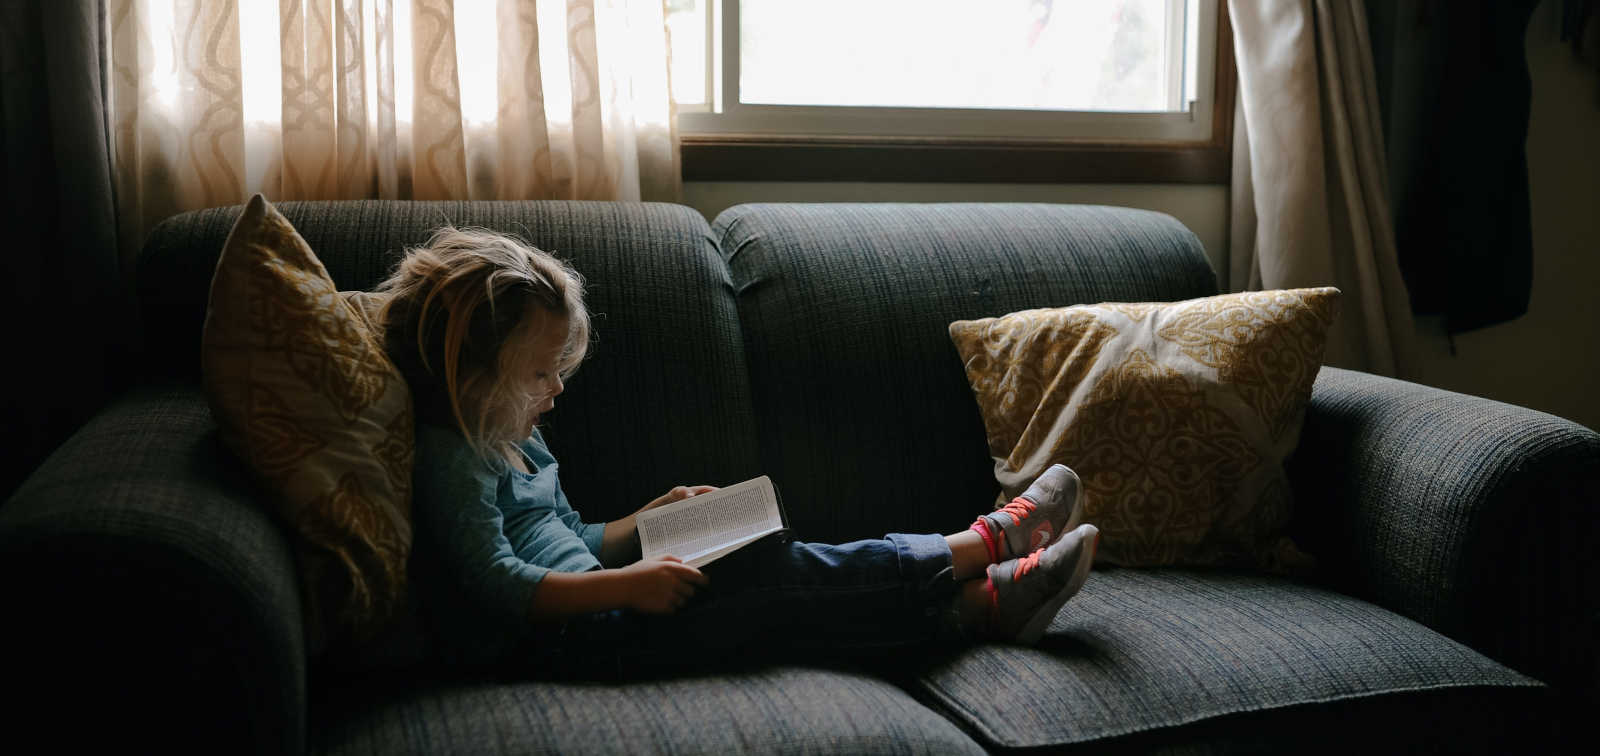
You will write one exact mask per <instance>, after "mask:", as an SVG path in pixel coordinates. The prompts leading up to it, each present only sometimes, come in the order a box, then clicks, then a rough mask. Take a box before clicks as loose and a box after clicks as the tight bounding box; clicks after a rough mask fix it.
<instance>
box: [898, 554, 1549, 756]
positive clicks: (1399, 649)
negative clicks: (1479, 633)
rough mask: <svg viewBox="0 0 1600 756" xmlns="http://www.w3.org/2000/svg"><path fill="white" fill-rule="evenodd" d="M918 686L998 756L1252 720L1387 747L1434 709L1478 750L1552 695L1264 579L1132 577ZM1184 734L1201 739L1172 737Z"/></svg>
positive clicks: (1342, 601)
mask: <svg viewBox="0 0 1600 756" xmlns="http://www.w3.org/2000/svg"><path fill="white" fill-rule="evenodd" d="M997 680H1004V681H1008V684H1006V685H1003V686H997V685H996V684H995V681H997ZM919 684H920V685H921V686H922V688H923V689H924V690H925V691H926V692H927V693H928V695H930V696H931V697H932V698H933V699H934V700H936V701H937V702H939V703H940V704H941V705H943V706H945V707H947V709H948V711H949V712H950V713H951V715H952V716H954V717H955V718H956V719H957V720H958V721H960V722H961V723H962V724H963V725H964V727H966V728H967V729H968V730H969V731H971V732H974V733H976V734H977V735H979V736H981V739H982V740H983V741H984V742H985V744H986V745H990V746H1004V747H1029V746H1047V745H1064V744H1073V743H1084V742H1090V741H1100V740H1106V739H1111V738H1118V737H1123V736H1133V735H1135V734H1137V733H1150V732H1153V731H1158V730H1167V732H1165V733H1163V734H1162V738H1164V739H1166V740H1169V741H1170V740H1181V739H1184V738H1187V737H1190V736H1191V735H1194V736H1197V737H1200V738H1202V739H1203V738H1205V737H1209V736H1212V735H1214V734H1215V733H1214V732H1213V731H1211V730H1210V729H1209V728H1208V727H1207V723H1208V722H1213V721H1224V720H1223V718H1229V717H1241V716H1246V717H1247V718H1248V720H1249V722H1250V725H1249V726H1248V727H1247V728H1245V730H1244V731H1245V732H1246V733H1247V734H1249V735H1250V736H1252V737H1260V738H1264V739H1268V740H1270V739H1271V736H1272V734H1273V733H1281V734H1282V735H1283V736H1284V737H1286V738H1290V739H1291V740H1298V742H1303V743H1317V742H1329V741H1327V740H1319V738H1321V737H1336V736H1340V735H1341V732H1340V731H1327V732H1319V731H1318V728H1323V727H1336V726H1339V727H1348V728H1349V730H1350V733H1351V734H1361V735H1363V736H1367V735H1371V734H1372V733H1373V732H1379V733H1384V731H1383V730H1382V729H1381V728H1379V729H1377V730H1374V729H1373V728H1374V727H1375V726H1376V723H1378V722H1379V721H1387V720H1386V719H1385V718H1386V717H1393V716H1395V715H1396V714H1397V713H1399V714H1400V715H1402V717H1409V718H1411V719H1402V721H1401V722H1400V723H1399V724H1400V725H1402V728H1401V729H1400V730H1396V731H1394V732H1389V733H1386V734H1387V735H1390V736H1395V737H1398V736H1400V735H1401V734H1405V735H1406V736H1408V737H1409V736H1416V735H1418V734H1419V732H1420V730H1419V729H1418V728H1422V727H1428V728H1430V731H1431V728H1432V726H1433V725H1437V724H1438V723H1437V722H1432V723H1430V722H1428V721H1425V720H1422V719H1419V718H1416V716H1417V713H1418V712H1419V711H1421V710H1428V711H1436V713H1437V714H1438V715H1439V716H1442V717H1444V718H1445V720H1446V721H1447V722H1448V726H1447V727H1445V728H1444V729H1445V730H1447V731H1448V732H1446V733H1444V734H1447V735H1448V734H1451V733H1454V734H1455V735H1460V736H1463V737H1473V738H1478V737H1485V736H1495V735H1503V734H1505V732H1504V730H1505V729H1506V722H1505V718H1506V717H1509V716H1512V715H1513V714H1514V713H1516V712H1526V711H1527V710H1528V709H1529V708H1531V706H1532V705H1534V704H1536V703H1537V702H1538V701H1539V700H1542V697H1543V696H1544V695H1545V694H1546V693H1547V692H1548V689H1547V688H1545V687H1544V686H1543V684H1541V683H1539V682H1538V681H1536V680H1533V679H1531V678H1528V677H1525V676H1523V675H1521V674H1518V673H1517V672H1514V671H1512V670H1510V669H1507V668H1506V667H1504V666H1502V665H1500V664H1498V663H1496V662H1494V661H1492V660H1490V659H1488V658H1487V657H1484V656H1483V655H1481V654H1479V653H1477V652H1476V651H1473V650H1471V649H1469V648H1467V647H1465V646H1463V645H1461V644H1459V643H1456V642H1455V641H1452V640H1450V639H1448V638H1445V637H1444V636H1441V635H1439V634H1437V633H1435V632H1433V631H1432V630H1429V629H1427V628H1426V627H1423V626H1422V625H1420V624H1417V623H1416V622H1413V621H1411V620H1408V619H1405V618H1403V617H1400V616H1399V615H1396V614H1393V613H1391V612H1388V611H1386V610H1384V609H1381V608H1379V607H1377V606H1374V605H1372V604H1368V603H1365V602H1362V601H1360V600H1357V599H1353V598H1350V597H1348V596H1344V595H1341V594H1337V593H1333V592H1330V591H1327V590H1323V589H1320V588H1315V587H1312V586H1309V585H1304V584H1300V583H1295V582H1291V581H1289V580H1287V579H1284V578H1278V577H1272V576H1266V575H1262V574H1259V573H1245V572H1233V571H1202V570H1185V569H1154V570H1138V569H1129V568H1109V569H1104V570H1096V571H1095V572H1094V573H1093V574H1092V576H1091V577H1090V578H1089V582H1088V583H1087V584H1086V585H1085V586H1084V588H1083V590H1082V592H1080V593H1079V594H1078V595H1077V596H1076V597H1074V598H1073V599H1072V601H1070V602H1069V603H1068V604H1067V605H1066V606H1065V607H1064V608H1063V609H1062V611H1061V613H1060V614H1059V615H1057V617H1056V618H1055V620H1054V621H1053V622H1052V623H1051V626H1050V629H1049V630H1048V631H1047V633H1046V635H1045V637H1044V638H1043V639H1042V640H1041V641H1040V642H1039V644H1038V646H1037V647H1032V648H1027V647H1019V646H1006V645H983V646H977V647H973V648H970V649H965V650H962V651H959V652H955V653H953V654H952V655H951V656H949V657H948V658H946V659H942V660H939V661H938V662H936V663H935V664H933V665H932V666H931V667H930V668H929V670H928V671H926V672H925V673H924V674H922V676H921V677H920V679H919ZM1334 702H1339V703H1337V704H1334ZM1332 714H1337V715H1338V716H1331V715H1332ZM1341 719H1342V720H1343V722H1344V724H1342V725H1340V724H1339V722H1340V721H1341ZM1226 721H1227V722H1228V727H1227V728H1226V729H1227V730H1228V731H1229V732H1231V733H1233V734H1235V735H1237V734H1239V733H1240V730H1239V728H1238V722H1237V721H1234V720H1231V719H1229V720H1226ZM1179 727H1183V728H1186V729H1188V728H1193V732H1184V731H1177V732H1174V731H1172V730H1171V729H1170V728H1179ZM1434 734H1436V735H1437V734H1438V733H1434ZM1466 744H1467V745H1468V746H1470V745H1472V741H1470V740H1469V741H1466ZM1384 750H1386V751H1389V752H1396V751H1399V750H1403V749H1400V748H1385V749H1384ZM1448 750H1449V749H1446V752H1448Z"/></svg>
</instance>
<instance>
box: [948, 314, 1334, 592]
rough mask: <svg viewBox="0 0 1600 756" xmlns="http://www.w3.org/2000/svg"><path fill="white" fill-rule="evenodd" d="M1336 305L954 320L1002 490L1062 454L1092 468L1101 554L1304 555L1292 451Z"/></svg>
mask: <svg viewBox="0 0 1600 756" xmlns="http://www.w3.org/2000/svg"><path fill="white" fill-rule="evenodd" d="M1338 304H1339V290H1338V289H1335V288H1331V287H1328V288H1317V289H1288V290H1278V291H1258V292H1245V293H1241V294H1226V295H1222V296H1215V297H1206V298H1203V299H1192V300H1189V301H1186V302H1172V303H1144V304H1123V303H1105V304H1097V305H1079V306H1074V307H1061V308H1051V309H1039V310H1027V311H1023V312H1016V313H1012V314H1010V315H1005V316H1001V317H998V318H986V319H982V320H963V321H957V322H955V323H952V324H950V337H951V339H952V340H954V341H955V344H956V349H957V350H958V351H959V352H960V354H961V359H962V362H963V363H964V364H965V365H966V371H967V379H968V380H969V381H970V382H971V384H972V390H973V393H974V394H975V395H976V397H977V400H978V406H979V409H980V411H981V412H982V414H983V422H984V427H985V430H986V431H987V434H988V437H989V451H990V454H991V455H992V456H993V457H994V463H995V478H996V479H997V480H998V481H999V482H1000V487H1001V494H1000V500H1001V501H1002V502H1005V501H1009V500H1010V499H1011V498H1012V497H1013V496H1016V495H1018V494H1020V493H1021V492H1022V491H1023V490H1024V489H1026V488H1027V486H1028V484H1029V483H1031V482H1032V481H1033V479H1034V478H1036V477H1038V476H1039V474H1040V473H1042V472H1044V470H1045V469H1046V468H1048V467H1049V466H1050V465H1052V464H1054V463H1058V462H1059V463H1062V464H1066V465H1067V466H1069V467H1072V468H1073V469H1074V470H1075V471H1077V473H1078V475H1079V476H1080V477H1081V478H1082V479H1083V495H1084V497H1085V498H1084V517H1085V520H1086V521H1087V522H1092V523H1094V524H1095V525H1097V526H1099V528H1100V533H1101V539H1100V549H1099V556H1098V558H1097V561H1100V562H1102V563H1110V564H1120V565H1128V566H1154V565H1172V564H1186V565H1235V566H1238V565H1246V566H1256V567H1263V568H1266V569H1270V570H1274V571H1279V572H1292V571H1298V570H1300V569H1303V568H1306V567H1309V566H1310V564H1311V560H1310V557H1308V556H1306V555H1305V554H1304V553H1303V552H1301V551H1300V550H1299V549H1298V548H1296V547H1295V545H1294V543H1293V542H1291V541H1290V540H1289V538H1288V536H1287V535H1285V532H1284V531H1285V528H1286V527H1287V525H1288V521H1289V505H1290V491H1289V486H1288V481H1287V480H1286V478H1285V476H1284V471H1283V462H1284V460H1285V459H1286V458H1287V457H1288V456H1289V454H1290V453H1291V452H1292V451H1294V447H1295V445H1296V444H1297V443H1298V442H1299V438H1300V425H1301V422H1302V421H1303V419H1304V417H1305V407H1306V402H1307V401H1308V400H1309V399H1310V397H1311V384H1312V382H1313V381H1314V380H1315V379H1316V376H1317V372H1318V370H1319V369H1320V367H1321V363H1322V355H1323V348H1324V345H1325V342H1326V338H1327V333H1328V327H1329V326H1330V325H1331V324H1332V323H1333V319H1334V317H1335V316H1336V315H1337V312H1338Z"/></svg>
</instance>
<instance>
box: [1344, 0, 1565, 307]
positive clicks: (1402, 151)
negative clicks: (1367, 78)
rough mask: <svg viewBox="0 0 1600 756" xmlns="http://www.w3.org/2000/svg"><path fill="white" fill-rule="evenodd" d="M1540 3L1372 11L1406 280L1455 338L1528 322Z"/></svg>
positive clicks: (1406, 2) (1376, 0) (1470, 0)
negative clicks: (1531, 117) (1531, 143)
mask: <svg viewBox="0 0 1600 756" xmlns="http://www.w3.org/2000/svg"><path fill="white" fill-rule="evenodd" d="M1537 4H1538V2H1537V0H1493V1H1492V2H1490V1H1488V0H1467V1H1466V2H1455V1H1452V2H1445V1H1444V0H1401V1H1400V2H1393V1H1392V0H1368V2H1367V9H1368V15H1369V18H1370V19H1371V28H1372V44H1373V48H1374V55H1373V63H1374V68H1375V70H1376V73H1377V78H1378V86H1379V92H1380V96H1379V100H1380V106H1381V108H1382V110H1383V124H1384V131H1385V137H1386V142H1387V145H1388V156H1389V171H1390V202H1391V204H1392V206H1393V207H1392V210H1393V211H1394V222H1395V242H1396V246H1397V249H1398V252H1399V257H1400V269H1401V274H1402V275H1403V276H1404V277H1405V281H1406V287H1407V289H1408V290H1409V291H1410V294H1411V306H1412V310H1413V311H1414V312H1415V313H1417V314H1419V315H1443V316H1444V324H1445V328H1446V330H1447V332H1449V333H1451V334H1455V333H1459V332H1462V331H1470V330H1473V329H1476V328H1482V327H1485V326H1489V325H1494V324H1496V323H1502V322H1505V321H1508V320H1512V319H1515V318H1517V317H1520V316H1521V315H1522V314H1523V313H1525V312H1527V310H1528V298H1529V295H1530V293H1531V291H1532V286H1533V231H1532V227H1531V221H1530V215H1529V199H1528V161H1527V150H1526V141H1527V136H1528V110H1529V105H1530V99H1531V96H1532V83H1531V81H1530V79H1529V77H1528V64H1527V54H1526V50H1525V49H1524V47H1523V37H1524V35H1525V34H1526V32H1527V28H1528V20H1529V18H1530V17H1531V16H1532V14H1533V9H1534V6H1536V5H1537Z"/></svg>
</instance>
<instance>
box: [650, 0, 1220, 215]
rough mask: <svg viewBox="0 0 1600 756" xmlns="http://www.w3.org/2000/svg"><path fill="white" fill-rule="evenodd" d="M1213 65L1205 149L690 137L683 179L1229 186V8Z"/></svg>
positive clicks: (1153, 144) (1163, 144) (1201, 144)
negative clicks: (1211, 100)
mask: <svg viewBox="0 0 1600 756" xmlns="http://www.w3.org/2000/svg"><path fill="white" fill-rule="evenodd" d="M1215 58H1216V71H1215V79H1214V81H1215V84H1214V95H1215V96H1214V106H1213V108H1212V122H1211V136H1210V138H1209V139H1206V140H1203V141H1154V140H1150V141H1115V140H1094V139H1054V140H1052V139H1016V138H1005V139H993V138H955V137H882V136H773V135H758V134H687V135H683V136H682V137H681V138H680V143H681V148H682V161H683V162H682V165H683V180H684V181H880V182H881V181H894V182H937V183H945V182H969V183H1177V184H1226V183H1228V181H1229V179H1230V176H1231V174H1232V167H1233V166H1232V163H1233V160H1232V151H1233V109H1234V98H1235V97H1236V94H1237V89H1238V75H1237V72H1236V69H1235V67H1234V56H1233V27H1232V25H1231V24H1230V23H1229V20H1228V4H1227V2H1226V1H1225V0H1223V1H1220V2H1218V3H1217V38H1216V56H1215Z"/></svg>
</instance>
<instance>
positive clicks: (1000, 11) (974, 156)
mask: <svg viewBox="0 0 1600 756" xmlns="http://www.w3.org/2000/svg"><path fill="white" fill-rule="evenodd" d="M668 24H669V26H670V28H671V33H672V53H673V62H672V77H673V89H674V99H675V101H676V102H677V103H678V113H679V115H678V124H679V131H680V134H681V135H682V136H683V140H684V145H683V149H684V177H685V178H686V179H690V180H694V179H740V178H746V179H754V178H761V179H794V180H933V181H940V180H965V181H1084V180H1088V181H1141V180H1144V181H1148V180H1155V181H1203V182H1222V181H1226V176H1227V163H1228V160H1227V147H1228V145H1229V144H1230V142H1231V116H1232V106H1233V103H1232V87H1233V81H1232V59H1231V39H1230V37H1229V36H1228V30H1227V28H1226V17H1225V13H1224V12H1223V9H1222V8H1221V7H1219V2H1218V0H810V1H809V2H805V3H796V2H792V1H790V0H670V1H669V3H668ZM1218 39H1221V40H1224V41H1225V44H1223V45H1220V46H1219V45H1218V44H1217V40H1218ZM1224 111H1225V112H1224Z"/></svg>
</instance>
